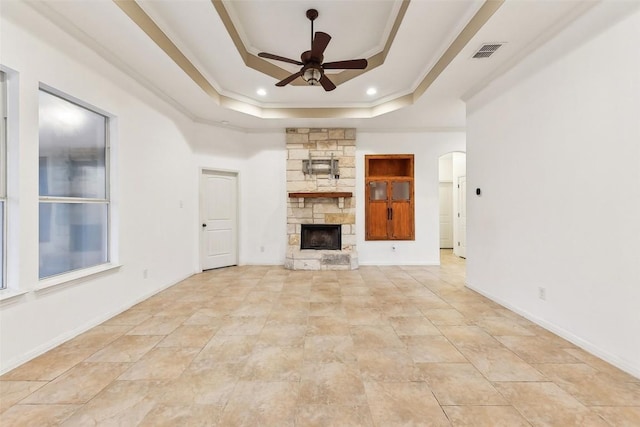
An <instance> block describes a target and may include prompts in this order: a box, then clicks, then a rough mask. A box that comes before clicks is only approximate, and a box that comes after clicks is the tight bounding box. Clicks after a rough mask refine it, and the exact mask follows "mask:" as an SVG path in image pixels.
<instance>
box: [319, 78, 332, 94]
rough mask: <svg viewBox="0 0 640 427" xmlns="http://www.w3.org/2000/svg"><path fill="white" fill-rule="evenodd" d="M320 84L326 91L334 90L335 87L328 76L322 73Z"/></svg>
mask: <svg viewBox="0 0 640 427" xmlns="http://www.w3.org/2000/svg"><path fill="white" fill-rule="evenodd" d="M320 84H321V85H322V87H323V88H324V90H326V91H327V92H329V91H331V90H334V89H335V88H336V85H334V84H333V82H332V81H331V80H329V77H327V76H326V75H324V74H323V75H322V77H320Z"/></svg>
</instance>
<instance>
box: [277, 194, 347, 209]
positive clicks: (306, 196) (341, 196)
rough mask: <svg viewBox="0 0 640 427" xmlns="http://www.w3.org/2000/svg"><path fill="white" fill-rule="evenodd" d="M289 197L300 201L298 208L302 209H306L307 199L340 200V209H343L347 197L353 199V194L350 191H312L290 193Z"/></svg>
mask: <svg viewBox="0 0 640 427" xmlns="http://www.w3.org/2000/svg"><path fill="white" fill-rule="evenodd" d="M289 197H290V198H292V199H298V207H301V208H304V201H305V199H319V198H327V199H338V207H339V208H340V209H343V208H344V199H345V197H353V193H352V192H350V191H312V192H307V193H289Z"/></svg>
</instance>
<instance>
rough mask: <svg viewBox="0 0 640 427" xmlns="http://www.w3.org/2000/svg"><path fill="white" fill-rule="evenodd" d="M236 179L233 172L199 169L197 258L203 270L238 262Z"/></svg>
mask: <svg viewBox="0 0 640 427" xmlns="http://www.w3.org/2000/svg"><path fill="white" fill-rule="evenodd" d="M237 182H238V178H237V175H236V174H232V173H224V172H212V171H203V172H202V180H201V186H200V188H201V202H200V203H201V206H200V218H201V220H202V226H201V227H202V230H201V247H200V258H201V265H202V269H203V270H209V269H211V268H219V267H227V266H230V265H236V264H238V229H237V228H238V225H237V222H238V219H237V211H238V209H237V200H238V195H237V192H238V188H237Z"/></svg>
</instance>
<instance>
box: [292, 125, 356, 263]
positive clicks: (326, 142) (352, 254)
mask: <svg viewBox="0 0 640 427" xmlns="http://www.w3.org/2000/svg"><path fill="white" fill-rule="evenodd" d="M355 150H356V141H355V129H307V128H303V129H292V128H290V129H287V193H288V195H289V197H288V198H287V238H288V247H287V255H286V260H285V265H284V266H285V268H288V269H292V270H353V269H356V268H358V256H357V252H356V228H355V206H356V204H355V197H354V196H353V195H354V194H355ZM314 161H315V162H316V163H315V164H316V165H318V167H317V168H314V167H313V164H314ZM332 162H335V163H332ZM332 164H335V165H337V167H335V168H332V167H331V166H330V165H332ZM305 172H306V173H305ZM323 193H326V194H323ZM302 224H312V225H331V224H339V225H341V227H340V229H341V231H340V234H341V235H340V248H339V249H335V250H326V249H320V250H318V249H301V248H300V243H301V242H300V240H301V232H302Z"/></svg>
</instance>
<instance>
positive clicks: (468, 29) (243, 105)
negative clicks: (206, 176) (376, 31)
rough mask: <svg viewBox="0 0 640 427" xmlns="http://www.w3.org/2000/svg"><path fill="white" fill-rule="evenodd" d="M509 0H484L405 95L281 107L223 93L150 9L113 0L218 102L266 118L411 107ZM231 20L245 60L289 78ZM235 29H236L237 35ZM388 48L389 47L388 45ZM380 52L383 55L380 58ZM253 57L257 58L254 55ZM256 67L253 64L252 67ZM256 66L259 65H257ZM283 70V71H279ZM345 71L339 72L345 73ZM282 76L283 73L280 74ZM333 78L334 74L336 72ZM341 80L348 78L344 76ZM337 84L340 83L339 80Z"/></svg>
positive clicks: (217, 3)
mask: <svg viewBox="0 0 640 427" xmlns="http://www.w3.org/2000/svg"><path fill="white" fill-rule="evenodd" d="M504 1H505V0H486V1H485V2H484V4H483V5H482V6H481V7H480V9H479V10H478V11H477V12H476V13H475V15H474V16H473V17H472V18H471V20H470V21H469V23H468V24H467V25H466V26H465V27H464V28H463V29H462V31H461V32H460V34H458V36H457V37H456V38H455V40H454V41H453V43H451V45H450V46H449V47H448V48H447V49H446V50H445V52H444V53H443V55H442V56H441V57H440V59H439V60H438V61H437V62H436V63H435V65H434V66H433V67H432V68H431V69H430V70H429V72H428V73H427V75H426V76H425V77H424V78H423V79H422V81H421V82H420V83H419V84H418V86H417V87H416V88H415V90H414V91H413V92H412V93H410V94H408V95H403V96H400V97H397V98H394V99H391V100H389V101H384V102H381V103H379V104H376V105H373V106H369V107H326V108H304V107H301V108H278V107H265V106H261V105H256V104H253V103H248V102H245V101H241V100H239V99H236V98H233V97H231V96H225V95H222V94H220V93H219V92H218V91H217V90H216V89H215V88H214V87H213V85H211V83H209V82H208V81H207V79H206V78H205V77H204V76H203V75H202V73H200V72H199V71H198V70H197V68H196V67H195V66H194V65H193V64H192V63H191V61H189V59H188V58H187V57H186V56H185V55H184V54H183V53H182V52H181V51H180V50H179V49H178V47H177V46H176V45H175V44H174V43H173V42H172V41H171V40H170V38H169V37H168V36H167V35H166V34H165V33H164V32H163V31H162V29H161V28H160V27H159V26H158V25H157V24H156V23H155V22H154V21H153V20H152V19H151V18H150V17H149V16H148V15H147V14H146V12H145V11H144V10H143V9H142V7H140V5H138V3H136V1H135V0H113V2H114V3H115V4H116V5H117V6H118V7H119V8H120V9H121V10H122V11H123V12H124V13H125V14H126V15H127V16H128V17H129V18H130V19H131V20H132V21H133V22H134V23H135V24H136V25H137V26H138V27H139V28H140V29H141V30H142V31H144V32H145V33H146V34H147V35H148V36H149V38H150V39H151V40H152V41H153V42H154V43H155V44H156V45H157V46H158V47H159V48H160V49H162V50H163V51H164V52H165V53H166V54H167V55H168V56H169V57H170V58H171V59H172V60H173V61H174V62H175V63H176V64H177V65H178V66H179V67H180V68H181V69H182V70H183V71H184V72H185V73H186V74H187V76H189V77H190V78H191V79H192V80H193V81H194V82H195V83H196V84H197V85H198V86H199V87H200V88H201V89H202V90H203V91H204V92H205V93H207V94H208V95H210V96H211V98H212V99H213V100H214V102H216V104H218V105H220V106H221V107H224V108H228V109H230V110H234V111H238V112H241V113H245V114H249V115H252V116H254V117H258V118H262V119H286V118H305V119H312V118H353V119H356V118H360V119H362V118H371V117H376V116H379V115H381V114H385V113H388V112H391V111H395V110H398V109H400V108H403V107H407V106H409V105H412V104H413V103H415V101H416V100H417V99H418V98H419V97H420V96H421V95H422V94H424V92H425V91H426V90H427V89H428V88H429V87H430V86H431V84H433V82H434V81H435V80H436V79H437V78H438V76H439V75H440V74H441V73H442V71H444V69H445V68H446V67H447V66H448V65H449V63H451V61H452V60H453V59H454V58H455V57H456V56H457V55H458V54H459V53H460V51H462V49H463V48H464V47H465V46H466V44H467V43H468V42H469V40H471V38H472V37H473V36H474V35H475V34H476V33H477V32H478V30H480V28H482V26H483V25H484V24H486V22H487V21H488V20H489V19H490V18H491V16H493V14H494V13H495V12H496V11H497V10H498V9H499V8H500V6H502V4H503V3H504ZM211 2H212V4H213V6H214V7H216V10H218V12H220V11H223V12H222V13H223V14H226V18H224V17H223V16H221V18H223V21H224V20H227V21H228V22H229V24H230V22H231V19H230V18H229V16H228V13H227V12H226V9H224V6H223V5H222V1H221V0H211ZM408 5H409V0H403V6H404V8H401V10H400V12H399V13H398V16H399V17H400V18H403V17H404V13H405V12H406V7H408ZM396 21H397V22H396V24H395V25H394V28H393V29H392V31H391V34H392V36H390V37H389V39H388V40H387V46H385V48H387V47H388V48H390V46H391V44H392V41H393V37H395V34H396V33H397V30H398V28H399V26H400V23H401V21H402V19H400V20H399V21H398V20H396ZM229 24H227V23H225V27H226V28H227V31H230V29H231V32H230V35H231V37H232V39H233V40H234V44H235V45H236V48H237V49H238V52H239V53H240V55H241V56H242V58H243V60H244V61H245V64H247V65H248V66H251V65H249V64H253V65H255V64H254V62H256V61H258V62H256V64H262V65H260V66H261V67H262V66H264V67H267V65H264V64H263V63H266V64H269V65H270V66H273V67H275V68H277V69H279V70H281V71H282V72H284V73H285V74H284V75H283V74H278V76H280V75H282V78H285V77H286V76H288V75H289V72H288V71H285V70H282V69H281V68H279V67H276V66H275V65H273V64H271V63H269V62H267V61H265V60H263V59H262V58H259V57H257V56H254V55H251V54H250V53H249V52H248V51H247V50H246V48H245V47H244V45H243V44H242V42H241V40H240V36H239V35H238V34H237V30H235V27H233V26H232V25H231V26H230V27H229V26H228V25H229ZM232 33H235V35H233V34H232ZM387 51H388V49H387ZM378 55H381V56H380V57H379V58H378ZM385 56H386V53H385V51H384V50H383V52H380V53H379V54H377V55H374V56H372V57H371V61H373V63H374V64H375V62H378V61H380V64H381V63H382V62H383V61H384V57H385ZM252 58H253V59H252ZM252 68H253V67H252ZM268 68H269V69H270V70H272V71H273V70H274V69H272V68H271V67H268ZM254 69H255V68H254ZM352 71H358V70H346V71H345V72H343V73H347V74H346V75H345V77H344V79H350V78H353V77H355V76H352V75H351V72H352ZM275 72H277V73H279V71H275ZM343 73H339V74H338V75H340V74H343ZM277 78H280V77H277ZM332 79H333V76H332ZM340 81H341V82H343V81H346V80H340ZM336 84H337V83H336Z"/></svg>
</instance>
